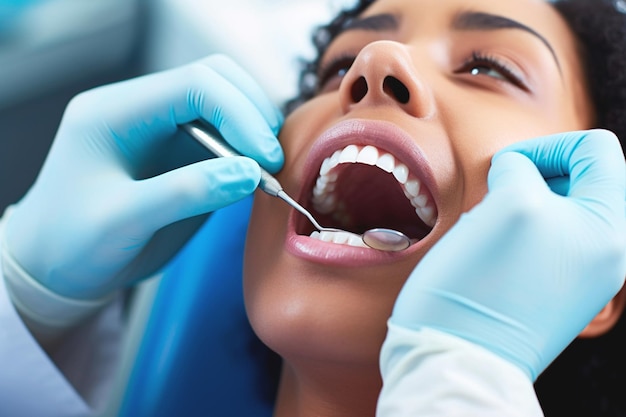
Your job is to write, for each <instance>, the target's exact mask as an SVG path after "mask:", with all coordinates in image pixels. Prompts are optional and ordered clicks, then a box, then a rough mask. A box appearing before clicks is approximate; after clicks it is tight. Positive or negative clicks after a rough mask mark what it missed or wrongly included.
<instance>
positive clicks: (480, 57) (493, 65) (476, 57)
mask: <svg viewBox="0 0 626 417" xmlns="http://www.w3.org/2000/svg"><path fill="white" fill-rule="evenodd" d="M479 66H483V67H488V68H489V69H492V70H495V71H497V72H498V73H500V75H502V76H503V77H504V79H505V80H506V81H508V82H510V83H511V84H513V85H514V86H516V87H518V88H521V89H522V90H525V91H528V88H527V86H526V84H525V83H524V82H523V81H522V78H521V77H520V76H519V75H518V74H517V72H516V71H514V70H513V69H512V68H511V67H509V65H507V64H506V63H505V62H503V61H502V60H501V59H499V58H498V57H495V56H493V55H489V54H486V53H484V52H481V51H473V52H472V55H471V57H470V58H469V59H467V60H466V61H465V62H464V63H463V65H461V67H460V68H459V69H458V70H456V71H455V73H456V74H460V73H464V72H470V71H471V70H472V69H475V68H477V67H479Z"/></svg>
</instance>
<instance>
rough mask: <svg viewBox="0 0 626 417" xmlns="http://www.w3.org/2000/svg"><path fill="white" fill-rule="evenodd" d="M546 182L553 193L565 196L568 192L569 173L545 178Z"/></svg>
mask: <svg viewBox="0 0 626 417" xmlns="http://www.w3.org/2000/svg"><path fill="white" fill-rule="evenodd" d="M546 182H547V183H548V186H549V187H550V189H551V190H552V192H553V193H556V194H558V195H560V196H567V195H568V194H569V175H568V176H561V177H552V178H546Z"/></svg>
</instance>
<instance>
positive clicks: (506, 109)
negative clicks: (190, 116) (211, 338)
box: [245, 0, 592, 366]
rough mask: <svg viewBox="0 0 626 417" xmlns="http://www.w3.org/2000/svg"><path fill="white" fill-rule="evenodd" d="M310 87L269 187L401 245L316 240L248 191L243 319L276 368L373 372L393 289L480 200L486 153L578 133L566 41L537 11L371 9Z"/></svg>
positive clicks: (509, 4)
mask: <svg viewBox="0 0 626 417" xmlns="http://www.w3.org/2000/svg"><path fill="white" fill-rule="evenodd" d="M320 77H321V86H320V92H319V94H317V95H316V97H315V98H313V99H312V100H310V101H309V102H307V103H306V104H304V105H302V106H301V107H300V108H298V109H297V110H296V111H295V112H293V113H292V114H291V115H290V116H289V117H288V118H287V120H286V122H285V125H284V128H283V130H282V132H281V134H280V141H281V143H282V145H283V148H284V151H285V156H286V162H285V166H284V169H283V170H282V171H281V172H280V174H279V175H278V179H279V180H280V182H281V183H282V184H283V186H284V187H285V191H286V192H287V193H289V194H290V195H291V196H293V197H295V198H296V199H297V200H298V201H299V202H300V203H301V204H302V205H304V206H305V207H307V208H308V209H310V210H311V211H312V212H313V214H314V216H315V217H316V218H317V220H318V221H319V222H320V223H321V224H322V225H324V226H330V227H337V228H341V229H345V230H351V231H355V232H362V231H363V230H365V229H369V228H373V227H390V228H394V229H398V230H401V231H403V232H405V233H406V234H408V235H409V236H410V237H411V238H413V239H414V240H415V243H414V244H413V245H412V246H411V247H410V248H409V249H407V250H405V251H401V252H381V251H377V250H374V249H369V248H364V247H360V246H351V245H350V244H342V243H333V242H327V241H322V240H319V239H317V238H314V237H310V236H309V235H310V234H311V232H312V231H313V227H312V226H311V225H310V224H309V222H308V221H307V220H306V218H304V217H303V216H302V215H301V214H299V213H298V212H296V211H294V210H293V209H291V208H290V207H289V206H288V205H287V204H285V203H284V202H282V201H280V200H279V199H276V198H272V197H269V196H267V195H266V194H264V193H257V195H256V198H255V202H254V209H253V214H252V218H251V223H250V229H249V235H248V241H247V249H246V263H245V299H246V307H247V310H248V314H249V317H250V320H251V323H252V325H253V327H254V329H255V331H256V332H257V334H258V335H259V336H260V337H261V339H262V340H263V341H264V342H265V343H266V344H268V345H269V346H270V347H271V348H273V349H274V350H276V351H277V352H278V353H279V354H281V355H282V356H283V357H284V358H286V359H287V360H292V361H295V360H308V359H315V360H318V359H320V358H326V359H330V360H335V361H344V362H346V361H347V362H351V363H360V362H364V363H370V364H373V366H376V364H377V359H378V353H379V349H380V345H381V343H382V341H383V339H384V336H385V332H386V320H387V318H388V317H389V315H390V313H391V310H392V307H393V304H394V300H395V298H396V296H397V294H398V292H399V290H400V288H401V286H402V285H403V283H404V282H405V280H406V279H407V277H408V276H409V274H410V273H411V271H412V270H413V268H414V267H415V265H416V264H417V263H418V262H419V261H420V259H422V257H423V256H424V255H425V254H426V253H427V252H428V250H429V249H430V248H431V247H432V246H433V245H434V244H435V243H436V242H437V241H438V240H439V239H440V238H441V237H442V235H444V234H445V233H446V232H447V231H448V230H449V229H450V228H451V227H452V226H453V225H454V224H455V222H456V221H457V220H458V219H459V216H461V214H463V213H464V212H466V211H468V210H470V209H471V208H472V207H473V206H474V205H475V204H476V203H478V202H479V201H480V200H481V199H482V198H483V196H484V195H485V193H486V192H487V186H486V176H487V171H488V169H489V166H490V158H491V157H492V155H493V154H494V153H495V152H496V151H498V150H499V149H501V148H503V147H504V146H506V145H508V144H511V143H513V142H518V141H521V140H524V139H529V138H532V137H536V136H540V135H546V134H551V133H555V132H561V131H569V130H578V129H584V128H588V127H590V125H591V123H592V109H591V108H590V105H589V104H588V103H589V101H590V100H589V98H588V95H587V93H586V89H585V83H584V82H583V79H584V74H583V73H582V70H581V63H580V61H579V57H578V55H577V53H576V46H575V40H574V38H573V35H572V34H571V33H570V32H569V30H568V29H567V26H566V23H565V22H564V21H563V20H562V19H561V18H560V16H559V15H558V14H557V12H555V11H554V10H553V9H552V7H551V6H550V5H549V4H547V3H546V2H545V1H544V0H506V1H505V0H471V1H468V0H445V1H442V0H379V1H376V2H375V3H374V4H373V5H372V6H371V7H370V8H368V9H367V10H366V11H365V13H364V14H363V15H362V16H360V17H359V18H358V19H355V20H353V21H351V22H350V23H349V24H347V25H346V26H345V28H344V29H343V32H342V33H341V34H340V35H339V36H337V37H336V39H335V40H334V41H333V42H332V44H331V45H330V47H329V48H328V50H327V52H326V53H325V55H324V57H323V59H322V65H321V69H320ZM333 155H334V156H333ZM339 155H341V156H339ZM379 166H380V167H379ZM387 171H392V173H388V172H387ZM336 238H338V239H339V240H341V236H336ZM480 238H481V237H480V236H476V239H480ZM462 255H463V254H458V253H457V254H451V255H450V257H451V258H450V262H454V258H455V257H458V256H462ZM485 262H489V259H485ZM418 279H419V278H418ZM467 279H471V274H469V273H468V277H467Z"/></svg>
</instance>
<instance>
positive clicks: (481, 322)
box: [390, 130, 626, 380]
mask: <svg viewBox="0 0 626 417" xmlns="http://www.w3.org/2000/svg"><path fill="white" fill-rule="evenodd" d="M566 176H567V177H569V189H568V190H567V194H566V195H565V196H562V195H559V194H557V193H555V192H553V191H552V190H551V189H550V187H549V186H548V185H547V184H546V182H545V180H544V179H543V178H544V177H545V178H553V177H554V178H559V177H566ZM561 182H562V181H561ZM488 185H489V192H488V193H487V195H486V196H485V198H484V200H483V201H482V202H481V203H480V204H478V205H477V206H476V207H474V208H473V209H472V210H471V211H469V212H468V213H466V214H464V215H463V216H462V217H461V218H460V220H459V221H458V223H457V224H456V225H455V226H454V227H453V228H452V229H451V230H450V231H449V232H448V233H447V234H446V235H445V236H444V237H443V238H442V239H441V240H440V241H439V242H438V243H437V244H436V245H435V246H434V247H433V248H432V250H431V251H430V252H429V253H428V254H427V255H426V256H425V257H424V259H423V260H422V261H421V262H420V263H419V264H418V266H417V267H416V268H415V270H414V271H413V273H412V274H411V276H410V277H409V279H408V281H407V283H406V285H405V286H404V288H403V289H402V291H401V293H400V295H399V297H398V299H397V302H396V304H395V308H394V311H393V314H392V317H391V319H390V320H391V322H392V323H395V324H397V325H400V326H404V327H406V328H411V329H419V328H422V327H429V328H434V329H437V330H440V331H443V332H446V333H449V334H452V335H455V336H458V337H461V338H463V339H466V340H468V341H470V342H473V343H475V344H477V345H480V346H483V347H485V348H487V349H489V350H490V351H492V352H495V353H496V354H498V355H501V356H502V357H504V358H505V359H507V360H509V361H511V362H512V363H514V364H516V365H518V366H519V367H520V368H522V370H523V371H524V372H526V373H527V374H528V376H529V377H530V378H532V380H535V379H536V377H537V376H538V375H539V374H540V373H541V372H542V371H543V370H544V369H545V368H546V367H547V366H548V365H549V364H550V362H551V361H552V360H554V359H555V358H556V356H557V355H558V354H559V353H560V352H561V351H562V350H563V349H565V347H567V345H568V344H569V343H570V342H571V341H572V340H573V339H574V338H575V337H576V336H577V335H578V334H579V333H580V331H582V329H583V328H584V327H585V326H586V324H587V323H588V322H589V321H590V320H591V319H592V318H593V317H594V316H595V315H596V314H597V313H598V312H599V311H600V310H601V309H602V307H604V305H606V303H607V302H608V301H609V300H610V299H611V298H612V297H613V296H614V295H615V294H616V293H617V291H619V289H620V288H621V286H622V284H623V282H624V277H625V276H626V216H625V213H624V207H625V206H624V201H625V197H626V170H625V164H624V157H623V154H622V150H621V149H620V146H619V142H618V141H617V140H616V138H615V137H614V135H612V134H611V133H609V132H607V131H601V130H594V131H587V132H571V133H566V134H560V135H553V136H548V137H543V138H538V139H533V140H530V141H525V142H521V143H517V144H514V145H512V146H509V147H508V148H506V149H504V150H502V151H501V152H499V153H497V154H496V155H495V156H494V157H493V160H492V167H491V169H490V171H489V177H488Z"/></svg>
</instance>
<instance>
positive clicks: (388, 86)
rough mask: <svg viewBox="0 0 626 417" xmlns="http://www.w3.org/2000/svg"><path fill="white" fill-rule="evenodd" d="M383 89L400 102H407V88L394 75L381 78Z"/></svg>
mask: <svg viewBox="0 0 626 417" xmlns="http://www.w3.org/2000/svg"><path fill="white" fill-rule="evenodd" d="M383 91H384V92H385V93H387V94H389V95H391V96H393V97H394V98H395V99H396V100H398V101H399V102H400V103H402V104H406V103H408V102H409V89H408V88H406V86H405V85H404V84H403V83H402V81H400V80H398V79H397V78H395V77H392V76H387V77H385V79H384V80H383Z"/></svg>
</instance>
